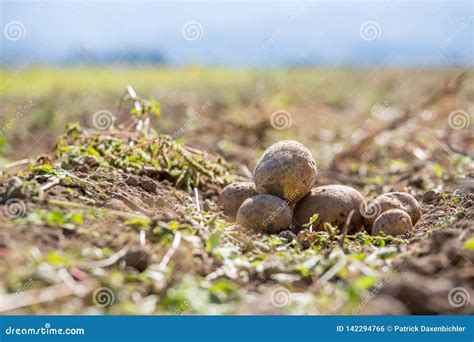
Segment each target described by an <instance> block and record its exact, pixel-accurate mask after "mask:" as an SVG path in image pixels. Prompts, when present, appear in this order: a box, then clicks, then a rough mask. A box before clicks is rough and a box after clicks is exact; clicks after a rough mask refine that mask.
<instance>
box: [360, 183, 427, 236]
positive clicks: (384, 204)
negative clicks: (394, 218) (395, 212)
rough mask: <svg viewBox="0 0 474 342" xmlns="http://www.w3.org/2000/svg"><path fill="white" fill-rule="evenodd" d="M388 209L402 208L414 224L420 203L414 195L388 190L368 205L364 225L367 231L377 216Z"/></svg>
mask: <svg viewBox="0 0 474 342" xmlns="http://www.w3.org/2000/svg"><path fill="white" fill-rule="evenodd" d="M390 209H402V210H404V211H405V212H406V213H407V214H408V215H409V216H410V219H411V222H412V224H413V225H415V224H416V223H417V222H418V220H419V219H420V217H421V209H420V204H419V203H418V201H417V200H416V198H415V197H413V196H412V195H410V194H409V193H406V192H389V193H386V194H383V195H380V196H378V197H377V198H375V199H374V200H373V201H372V202H371V203H370V204H369V206H368V208H367V211H366V214H365V217H366V219H365V227H366V229H367V231H371V230H372V226H373V224H374V222H375V220H376V219H377V217H378V216H379V215H380V214H382V213H383V212H385V211H387V210H390Z"/></svg>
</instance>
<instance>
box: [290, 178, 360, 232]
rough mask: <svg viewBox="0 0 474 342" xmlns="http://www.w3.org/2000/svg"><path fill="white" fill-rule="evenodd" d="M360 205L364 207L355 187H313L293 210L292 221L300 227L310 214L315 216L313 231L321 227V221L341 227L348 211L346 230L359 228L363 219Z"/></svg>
mask: <svg viewBox="0 0 474 342" xmlns="http://www.w3.org/2000/svg"><path fill="white" fill-rule="evenodd" d="M360 208H365V200H364V197H363V196H362V195H361V194H360V192H358V191H357V190H356V189H353V188H351V187H348V186H344V185H326V186H320V187H317V188H314V189H312V190H311V191H310V193H309V194H307V195H306V196H305V197H304V198H303V199H302V200H301V201H300V202H299V203H297V204H296V205H295V207H294V209H293V223H294V225H295V226H296V227H297V228H302V226H303V225H304V224H305V223H308V222H309V220H310V219H311V217H312V216H313V215H314V214H318V219H317V220H316V222H314V223H313V230H323V229H324V224H325V223H329V224H331V225H332V226H333V227H336V226H337V227H339V228H340V229H342V228H343V227H344V226H345V225H346V222H347V220H348V218H349V215H350V214H351V212H352V217H351V219H350V222H349V226H348V227H349V228H348V229H349V231H350V232H358V231H360V230H362V228H363V225H364V218H363V216H362V214H361V210H360Z"/></svg>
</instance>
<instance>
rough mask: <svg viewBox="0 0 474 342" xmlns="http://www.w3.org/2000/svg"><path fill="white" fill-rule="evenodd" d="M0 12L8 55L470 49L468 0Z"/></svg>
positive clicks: (86, 57) (274, 58) (354, 54)
mask: <svg viewBox="0 0 474 342" xmlns="http://www.w3.org/2000/svg"><path fill="white" fill-rule="evenodd" d="M1 13H2V14H1V19H0V23H1V27H2V31H3V34H2V36H1V40H0V43H1V59H2V62H3V63H4V64H7V65H10V64H12V63H13V64H15V63H17V64H18V63H61V64H70V63H77V62H81V63H84V62H92V63H97V62H108V63H114V62H115V63H122V62H125V61H130V60H132V61H133V59H134V58H135V57H137V56H138V57H140V56H141V58H142V59H143V58H144V57H143V56H146V58H151V60H153V61H157V60H161V59H162V60H163V61H164V62H165V63H167V64H170V65H188V64H203V65H223V66H238V67H245V66H251V67H280V66H291V65H307V64H315V65H328V66H342V65H349V66H353V67H371V66H374V65H397V66H417V65H428V66H433V67H437V66H448V67H449V66H453V65H464V66H465V65H468V64H469V63H470V62H472V59H473V41H474V39H473V23H474V8H473V2H471V1H467V2H455V1H423V2H405V1H402V2H395V1H372V2H358V1H343V2H284V1H280V2H270V1H266V2H219V3H218V2H209V1H208V2H197V1H192V2H190V1H188V2H163V1H159V2H151V1H146V2H145V1H141V2H140V1H119V2H118V1H66V2H59V1H4V0H2V1H1ZM15 25H16V26H15ZM14 29H16V31H15V30H14ZM15 34H16V35H15ZM138 57H137V58H138ZM142 59H140V58H138V62H137V63H139V62H140V61H142Z"/></svg>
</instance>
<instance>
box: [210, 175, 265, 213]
mask: <svg viewBox="0 0 474 342" xmlns="http://www.w3.org/2000/svg"><path fill="white" fill-rule="evenodd" d="M256 194H257V192H256V190H255V184H254V183H253V182H237V183H233V184H230V185H227V186H226V187H225V188H224V190H222V192H221V194H220V195H219V198H218V204H219V206H220V207H221V208H222V210H223V211H224V215H225V216H227V217H228V218H229V219H231V220H232V221H235V217H236V215H237V211H238V210H239V208H240V206H241V205H242V202H243V201H245V200H246V199H247V198H249V197H252V196H255V195H256Z"/></svg>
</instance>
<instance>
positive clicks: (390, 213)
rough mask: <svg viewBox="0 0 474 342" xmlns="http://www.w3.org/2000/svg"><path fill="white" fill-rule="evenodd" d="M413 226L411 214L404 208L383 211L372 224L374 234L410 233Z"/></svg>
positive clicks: (394, 234)
mask: <svg viewBox="0 0 474 342" xmlns="http://www.w3.org/2000/svg"><path fill="white" fill-rule="evenodd" d="M412 228H413V225H412V222H411V219H410V216H409V215H408V214H407V213H406V211H404V210H402V209H390V210H387V211H385V212H383V213H382V214H381V215H380V216H379V217H377V219H376V220H375V222H374V225H373V226H372V235H392V236H397V235H401V234H405V233H408V232H409V231H411V230H412Z"/></svg>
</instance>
